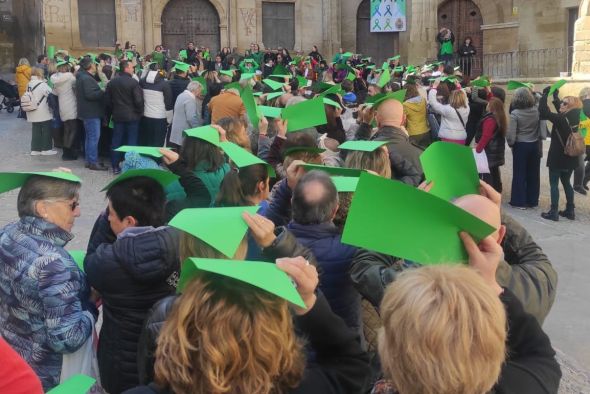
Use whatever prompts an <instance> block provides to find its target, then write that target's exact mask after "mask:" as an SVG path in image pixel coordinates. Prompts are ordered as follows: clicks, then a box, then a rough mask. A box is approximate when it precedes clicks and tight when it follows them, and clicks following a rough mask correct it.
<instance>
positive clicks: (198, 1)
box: [162, 0, 220, 56]
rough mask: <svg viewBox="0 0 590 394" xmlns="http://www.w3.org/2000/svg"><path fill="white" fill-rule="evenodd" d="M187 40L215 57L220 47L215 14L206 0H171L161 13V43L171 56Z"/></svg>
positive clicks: (217, 18) (184, 46)
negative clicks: (209, 51) (207, 50)
mask: <svg viewBox="0 0 590 394" xmlns="http://www.w3.org/2000/svg"><path fill="white" fill-rule="evenodd" d="M191 41H192V42H194V43H195V46H203V47H208V48H210V50H211V54H212V56H215V54H216V53H218V52H219V50H220V38H219V14H217V10H216V9H215V7H214V6H213V5H212V4H211V3H210V2H209V1H207V0H172V1H170V2H169V3H168V4H167V5H166V8H164V12H163V13H162V44H163V45H164V47H165V48H166V49H170V53H171V54H172V56H175V54H177V53H178V51H180V50H181V49H186V46H187V44H188V43H189V42H191Z"/></svg>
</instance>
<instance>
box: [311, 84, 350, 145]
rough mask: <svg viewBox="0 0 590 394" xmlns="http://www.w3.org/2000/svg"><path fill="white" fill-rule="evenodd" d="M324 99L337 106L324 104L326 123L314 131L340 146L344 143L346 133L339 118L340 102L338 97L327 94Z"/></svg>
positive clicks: (340, 112) (341, 108) (341, 110)
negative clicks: (325, 135) (333, 140)
mask: <svg viewBox="0 0 590 394" xmlns="http://www.w3.org/2000/svg"><path fill="white" fill-rule="evenodd" d="M326 98H327V99H330V100H332V101H333V102H335V103H336V104H338V106H334V105H331V104H324V108H325V110H326V119H327V120H328V123H326V124H325V125H322V126H318V127H316V129H317V131H318V133H320V134H327V136H328V138H332V139H335V140H336V141H338V142H339V143H341V144H342V143H344V142H346V132H345V131H344V125H343V124H342V118H341V117H340V115H341V114H342V112H343V105H342V102H341V100H340V96H338V95H336V94H328V95H327V96H326Z"/></svg>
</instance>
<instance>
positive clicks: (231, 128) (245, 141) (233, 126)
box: [217, 117, 252, 152]
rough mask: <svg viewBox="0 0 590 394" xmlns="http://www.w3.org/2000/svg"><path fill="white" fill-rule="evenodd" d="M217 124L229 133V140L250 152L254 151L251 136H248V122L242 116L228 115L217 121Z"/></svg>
mask: <svg viewBox="0 0 590 394" xmlns="http://www.w3.org/2000/svg"><path fill="white" fill-rule="evenodd" d="M217 125H218V126H220V127H223V129H224V130H225V131H226V133H227V140H228V141H230V142H233V143H234V144H236V145H239V146H241V147H242V148H244V149H246V150H247V151H248V152H252V148H251V144H250V137H248V131H247V127H248V125H247V124H246V122H245V121H244V120H243V119H241V118H234V117H226V118H221V119H219V120H218V121H217Z"/></svg>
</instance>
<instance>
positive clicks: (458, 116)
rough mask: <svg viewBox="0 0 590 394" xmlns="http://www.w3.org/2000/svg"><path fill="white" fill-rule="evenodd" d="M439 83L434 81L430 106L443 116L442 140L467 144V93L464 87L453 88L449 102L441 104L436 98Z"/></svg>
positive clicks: (429, 94) (441, 125)
mask: <svg viewBox="0 0 590 394" xmlns="http://www.w3.org/2000/svg"><path fill="white" fill-rule="evenodd" d="M439 84H440V82H439V81H436V82H434V85H433V86H432V89H430V91H429V92H428V104H430V108H431V109H432V111H434V112H435V113H437V114H439V115H440V116H441V122H440V129H439V131H438V136H439V138H440V139H441V140H442V141H446V142H452V143H455V144H459V145H465V140H466V139H467V131H466V129H465V124H466V123H467V119H468V118H469V102H468V101H467V95H466V94H465V92H464V91H463V90H462V89H457V90H453V91H452V92H451V94H450V95H449V103H448V104H441V103H439V102H438V100H437V98H436V96H437V90H438V86H439Z"/></svg>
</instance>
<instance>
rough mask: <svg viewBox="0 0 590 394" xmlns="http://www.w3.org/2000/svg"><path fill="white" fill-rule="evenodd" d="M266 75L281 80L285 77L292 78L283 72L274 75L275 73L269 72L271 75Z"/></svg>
mask: <svg viewBox="0 0 590 394" xmlns="http://www.w3.org/2000/svg"><path fill="white" fill-rule="evenodd" d="M268 77H269V78H279V79H281V80H283V81H284V80H285V78H287V79H291V78H293V76H291V75H287V74H285V75H276V74H271V75H269V76H268ZM281 82H282V81H281Z"/></svg>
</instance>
